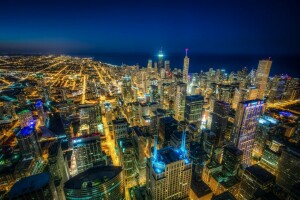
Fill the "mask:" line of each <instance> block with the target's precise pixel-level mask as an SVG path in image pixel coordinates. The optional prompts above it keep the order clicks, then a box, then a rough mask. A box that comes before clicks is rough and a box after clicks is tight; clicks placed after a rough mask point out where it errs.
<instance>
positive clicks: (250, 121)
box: [232, 100, 264, 165]
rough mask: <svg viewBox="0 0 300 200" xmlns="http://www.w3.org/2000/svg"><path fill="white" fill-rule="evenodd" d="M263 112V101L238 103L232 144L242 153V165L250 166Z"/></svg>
mask: <svg viewBox="0 0 300 200" xmlns="http://www.w3.org/2000/svg"><path fill="white" fill-rule="evenodd" d="M263 112H264V101H263V100H250V101H244V102H240V103H239V106H238V109H237V111H236V115H235V120H234V126H233V136H232V137H233V142H234V143H235V144H236V146H237V147H238V148H239V149H240V150H242V151H243V161H242V163H243V164H247V165H251V159H252V151H253V148H254V139H255V134H256V130H257V124H258V120H259V118H260V117H261V115H262V114H263Z"/></svg>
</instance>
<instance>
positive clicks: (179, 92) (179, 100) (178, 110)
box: [174, 83, 186, 121]
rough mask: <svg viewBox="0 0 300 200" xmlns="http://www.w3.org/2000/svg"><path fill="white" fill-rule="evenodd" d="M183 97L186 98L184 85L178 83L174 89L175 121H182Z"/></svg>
mask: <svg viewBox="0 0 300 200" xmlns="http://www.w3.org/2000/svg"><path fill="white" fill-rule="evenodd" d="M185 97H186V84H185V83H178V84H177V88H176V97H175V107H174V111H175V119H177V120H178V121H183V120H184V108H185Z"/></svg>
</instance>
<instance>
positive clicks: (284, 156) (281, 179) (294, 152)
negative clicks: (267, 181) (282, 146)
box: [276, 148, 300, 192]
mask: <svg viewBox="0 0 300 200" xmlns="http://www.w3.org/2000/svg"><path fill="white" fill-rule="evenodd" d="M299 182H300V152H299V150H298V149H294V148H287V149H286V150H284V151H283V152H282V153H281V156H280V159H279V163H278V175H277V179H276V183H277V184H278V185H279V186H281V187H282V188H284V189H285V190H286V191H288V192H289V191H290V190H291V189H292V187H293V186H294V185H295V184H297V183H299Z"/></svg>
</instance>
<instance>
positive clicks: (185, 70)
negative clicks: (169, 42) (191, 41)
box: [182, 49, 190, 84]
mask: <svg viewBox="0 0 300 200" xmlns="http://www.w3.org/2000/svg"><path fill="white" fill-rule="evenodd" d="M187 52H188V49H185V57H184V61H183V77H182V80H183V82H184V83H185V84H187V83H188V81H189V77H188V76H189V65H190V59H189V58H188V56H187Z"/></svg>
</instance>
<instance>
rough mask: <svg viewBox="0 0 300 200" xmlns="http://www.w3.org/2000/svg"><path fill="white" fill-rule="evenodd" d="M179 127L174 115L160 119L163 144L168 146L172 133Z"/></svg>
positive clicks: (160, 135)
mask: <svg viewBox="0 0 300 200" xmlns="http://www.w3.org/2000/svg"><path fill="white" fill-rule="evenodd" d="M177 128H178V121H177V120H176V119H174V118H173V117H164V118H161V119H160V120H159V130H158V132H159V139H160V140H161V141H162V143H163V146H168V145H169V142H170V139H171V135H172V133H173V132H174V131H176V130H177Z"/></svg>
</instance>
